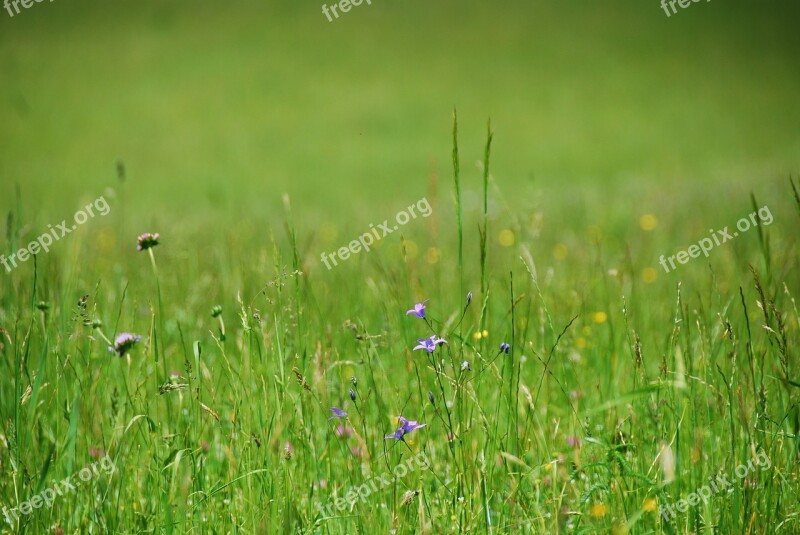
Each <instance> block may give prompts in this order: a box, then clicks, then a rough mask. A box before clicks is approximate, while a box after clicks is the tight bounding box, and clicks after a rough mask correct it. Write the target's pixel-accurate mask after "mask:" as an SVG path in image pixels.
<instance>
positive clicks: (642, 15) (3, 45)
mask: <svg viewBox="0 0 800 535" xmlns="http://www.w3.org/2000/svg"><path fill="white" fill-rule="evenodd" d="M693 7H695V8H696V9H688V10H685V11H683V12H681V13H680V14H679V15H677V16H673V17H671V18H669V19H668V18H667V17H666V16H665V15H664V13H663V11H661V10H660V8H659V7H658V6H657V5H656V6H652V5H648V3H645V2H633V1H628V2H623V3H618V4H614V5H606V4H602V5H600V4H597V3H590V2H571V3H569V4H568V5H557V4H552V5H550V4H546V3H537V4H530V3H529V2H510V3H506V4H504V5H503V7H502V8H500V7H498V6H494V5H492V4H490V3H484V4H475V5H471V6H465V5H464V4H463V3H461V2H454V1H450V2H443V3H436V4H429V3H424V2H421V1H413V0H412V1H406V2H403V3H396V2H379V1H376V2H375V3H374V4H373V5H372V6H362V7H361V8H360V9H353V10H352V11H351V12H350V13H348V14H347V15H346V16H343V17H342V18H340V19H339V20H337V21H335V22H333V23H329V22H327V20H326V19H325V17H324V16H323V15H322V13H321V12H320V9H319V6H315V5H313V4H311V5H307V4H289V3H282V4H279V5H274V6H259V5H256V4H249V5H244V4H242V5H231V6H218V5H212V4H208V3H198V2H191V3H189V2H175V3H170V4H166V5H165V4H163V3H157V2H137V3H136V5H135V6H134V5H115V4H107V3H105V4H97V3H96V2H94V3H92V2H85V1H71V2H54V3H43V4H36V5H35V6H33V7H32V8H31V9H28V10H25V11H24V12H23V13H22V14H20V15H17V16H15V17H14V18H13V19H12V18H9V17H7V16H4V17H0V76H2V78H3V84H2V87H1V88H0V125H2V129H3V155H4V157H3V158H2V159H1V160H0V180H2V183H0V184H2V190H1V191H2V194H0V199H2V203H1V204H0V208H3V209H6V208H7V207H8V204H7V200H8V197H9V192H10V189H9V188H10V184H11V183H13V182H14V181H18V182H21V183H23V184H24V185H25V189H26V192H27V193H28V194H30V195H31V196H33V197H34V198H36V199H37V202H38V203H39V204H38V205H40V206H43V207H45V206H51V205H57V206H63V207H65V209H69V208H71V204H70V203H68V202H67V201H72V200H73V199H75V197H77V196H78V195H80V194H82V193H83V192H85V191H87V190H94V191H98V190H102V188H104V187H106V186H107V185H108V184H109V183H110V182H111V181H112V179H113V162H114V161H116V159H117V158H122V159H124V160H125V161H126V162H127V164H128V167H129V171H130V175H131V177H132V178H135V179H136V187H135V188H134V191H133V192H132V193H131V194H132V195H134V196H135V200H136V204H139V203H142V204H143V205H145V204H146V205H147V206H149V207H152V208H153V209H157V210H161V211H167V210H168V211H170V212H173V213H180V214H182V215H186V214H190V213H197V212H198V208H199V207H200V206H202V207H203V208H204V209H211V210H213V211H214V213H215V214H216V213H218V214H219V215H220V216H236V215H240V214H242V213H246V214H253V213H258V212H259V211H266V210H275V209H277V208H278V207H279V203H278V202H276V199H277V197H278V196H277V195H276V193H278V192H282V191H288V192H290V193H291V194H292V196H293V197H294V198H295V199H296V200H298V201H302V202H304V203H308V205H309V206H310V207H311V208H312V209H316V210H319V211H321V212H323V216H326V217H327V218H329V219H332V220H335V214H336V213H337V212H341V211H345V210H349V209H350V207H351V206H353V205H355V206H356V207H357V208H359V209H365V210H368V211H369V212H371V208H370V206H372V205H374V203H375V202H376V201H382V200H383V199H384V198H386V197H390V198H394V197H397V196H401V195H402V196H405V195H408V194H411V192H415V191H419V190H420V188H421V187H423V186H422V185H423V184H424V183H425V181H426V179H427V177H428V176H429V175H430V174H431V173H438V174H442V175H445V176H447V175H448V174H449V171H448V165H449V163H448V162H449V160H448V157H447V154H448V146H447V144H446V143H445V142H444V140H446V139H447V132H448V129H449V126H448V121H449V112H450V110H451V109H452V108H453V106H457V107H458V108H459V109H460V110H461V115H462V124H463V125H464V131H465V134H464V140H463V147H464V152H465V154H478V153H479V151H480V147H481V146H482V143H483V141H482V139H481V137H480V136H479V135H477V134H476V133H477V132H481V131H482V129H481V125H482V124H484V123H485V120H486V118H487V117H488V116H491V117H492V118H493V120H494V124H495V128H496V130H497V135H498V138H497V139H498V140H502V142H503V143H502V144H500V145H499V146H498V148H497V152H496V156H497V158H496V161H497V165H496V166H495V167H494V168H493V169H494V173H495V175H496V176H499V177H503V180H504V182H505V183H506V184H507V185H508V187H509V188H510V189H511V190H512V191H515V192H521V193H522V194H523V195H522V197H523V198H524V197H525V196H529V195H530V194H531V193H532V192H534V191H541V190H543V189H544V190H546V191H552V190H554V189H555V190H563V186H564V184H572V185H574V186H576V187H589V188H591V185H592V184H598V183H599V184H603V190H604V191H605V192H606V193H609V194H610V195H608V196H607V197H606V198H605V200H606V202H608V201H609V200H610V199H611V198H617V197H624V196H626V195H628V194H629V192H630V191H631V190H630V188H631V187H635V184H637V183H639V182H641V181H645V182H652V181H654V180H655V181H659V182H660V183H669V184H673V185H675V187H684V186H685V185H688V184H692V183H695V182H703V183H704V184H710V183H715V184H719V183H724V184H728V185H729V186H730V184H731V183H738V182H741V181H742V180H745V179H749V178H752V179H754V180H763V179H766V178H767V177H771V176H774V175H775V174H777V173H781V172H783V173H785V172H786V171H788V170H790V169H791V168H792V166H793V165H796V163H797V154H798V152H800V151H799V150H798V149H799V148H800V134H799V133H798V128H797V125H798V124H800V116H798V113H799V112H798V111H797V107H796V106H793V105H791V103H792V102H793V98H794V97H795V95H796V89H797V87H798V85H800V73H799V72H798V68H797V63H796V58H795V51H796V50H798V48H799V47H798V44H799V43H798V39H800V38H798V36H797V33H796V32H795V31H794V30H795V29H794V26H793V25H792V24H791V23H790V21H791V20H796V18H797V14H798V11H797V6H796V5H794V4H792V3H789V2H776V3H773V4H771V5H770V6H769V8H766V7H764V6H761V5H755V4H752V3H742V2H732V3H726V4H725V5H724V6H722V5H717V4H714V5H705V4H703V5H697V6H693ZM476 159H477V158H470V159H468V160H466V161H465V162H464V167H465V179H469V173H470V172H473V171H474V165H473V162H474V161H475V160H476ZM475 175H476V176H477V175H479V173H478V172H475ZM56 182H57V183H58V184H59V187H58V188H53V187H52V184H53V183H56ZM571 195H574V193H571ZM62 203H64V204H62ZM198 203H202V204H198ZM65 205H66V206H65ZM381 213H382V211H381Z"/></svg>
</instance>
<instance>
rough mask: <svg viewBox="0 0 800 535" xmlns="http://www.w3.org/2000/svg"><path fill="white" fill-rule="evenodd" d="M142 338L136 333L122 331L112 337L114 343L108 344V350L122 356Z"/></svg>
mask: <svg viewBox="0 0 800 535" xmlns="http://www.w3.org/2000/svg"><path fill="white" fill-rule="evenodd" d="M141 339H142V337H141V336H139V335H138V334H131V333H122V334H120V335H119V336H117V337H116V338H115V339H114V345H113V346H108V351H109V352H111V353H116V354H117V355H119V356H120V357H124V356H125V353H127V352H128V351H130V350H131V348H133V346H135V345H136V343H137V342H139V341H140V340H141Z"/></svg>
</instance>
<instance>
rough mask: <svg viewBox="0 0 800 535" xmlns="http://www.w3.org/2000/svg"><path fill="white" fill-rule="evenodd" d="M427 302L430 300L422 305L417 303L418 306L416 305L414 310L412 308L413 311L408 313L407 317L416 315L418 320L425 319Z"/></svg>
mask: <svg viewBox="0 0 800 535" xmlns="http://www.w3.org/2000/svg"><path fill="white" fill-rule="evenodd" d="M427 302H428V300H427V299H426V300H425V301H423V302H422V303H417V304H416V305H414V308H412V309H411V310H409V311H407V312H406V316H408V315H410V314H414V315H415V316H416V317H418V318H424V317H425V303H427Z"/></svg>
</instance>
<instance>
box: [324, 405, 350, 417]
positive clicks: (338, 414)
mask: <svg viewBox="0 0 800 535" xmlns="http://www.w3.org/2000/svg"><path fill="white" fill-rule="evenodd" d="M331 412H332V413H333V416H331V417H330V418H328V420H333V419H334V418H347V416H348V415H347V413H346V412H345V411H343V410H342V409H337V408H336V407H331Z"/></svg>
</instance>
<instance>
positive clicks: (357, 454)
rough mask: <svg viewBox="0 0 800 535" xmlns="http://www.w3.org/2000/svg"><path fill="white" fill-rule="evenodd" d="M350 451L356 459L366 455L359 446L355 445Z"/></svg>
mask: <svg viewBox="0 0 800 535" xmlns="http://www.w3.org/2000/svg"><path fill="white" fill-rule="evenodd" d="M350 452H351V453H352V454H353V457H355V458H356V459H360V458H361V457H362V456H363V455H364V450H362V449H361V448H359V447H358V446H353V447H352V448H350Z"/></svg>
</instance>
